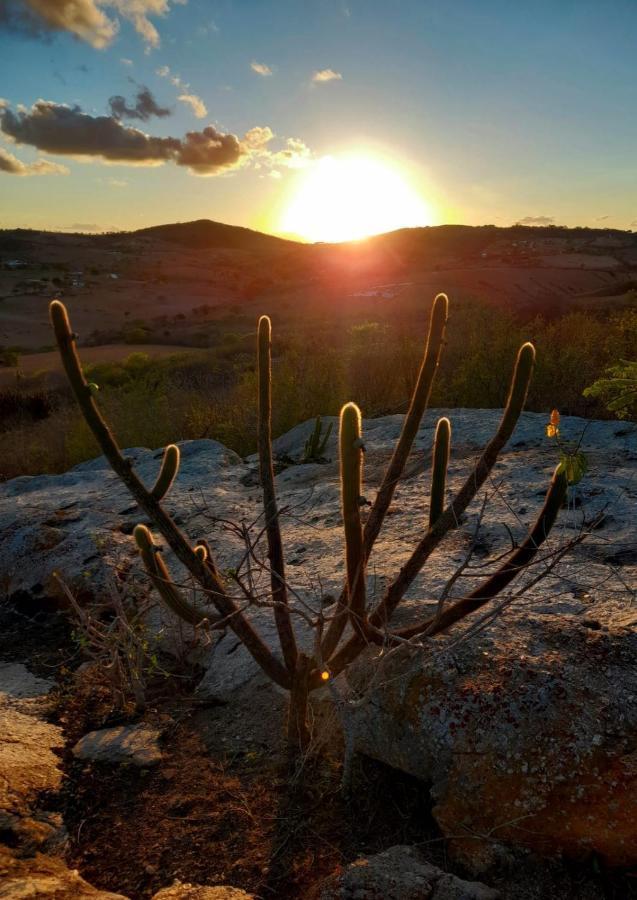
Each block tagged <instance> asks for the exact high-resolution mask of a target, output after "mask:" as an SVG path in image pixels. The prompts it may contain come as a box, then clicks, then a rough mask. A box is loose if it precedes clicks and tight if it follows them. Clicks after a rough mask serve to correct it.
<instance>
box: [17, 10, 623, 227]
mask: <svg viewBox="0 0 637 900" xmlns="http://www.w3.org/2000/svg"><path fill="white" fill-rule="evenodd" d="M636 35H637V2H635V0H595V2H593V0H560V2H559V3H556V2H555V0H534V2H533V3H522V2H517V3H515V2H510V0H393V2H392V3H390V4H388V3H386V2H380V0H218V2H217V0H0V98H2V99H1V100H0V227H17V226H20V227H32V228H47V229H54V230H85V231H101V230H116V229H134V228H140V227H144V226H147V225H153V224H160V223H162V222H173V221H189V220H192V219H198V218H210V219H214V220H217V221H221V222H227V223H230V224H234V225H244V226H247V227H251V228H257V229H260V230H263V231H269V232H272V233H286V234H288V233H291V234H298V235H300V236H302V237H304V238H306V239H342V238H346V237H348V236H353V237H356V236H361V235H362V234H364V233H365V229H367V230H368V231H369V230H376V231H378V230H388V229H389V228H391V227H398V226H400V225H403V224H404V225H412V224H442V223H446V222H454V223H465V224H470V225H477V224H485V223H493V224H496V225H509V224H512V223H514V222H516V221H522V222H527V223H529V224H550V223H555V224H562V225H571V226H574V225H587V226H592V227H613V228H637V152H636V148H637V115H636V111H637V52H636V51H635V37H636Z"/></svg>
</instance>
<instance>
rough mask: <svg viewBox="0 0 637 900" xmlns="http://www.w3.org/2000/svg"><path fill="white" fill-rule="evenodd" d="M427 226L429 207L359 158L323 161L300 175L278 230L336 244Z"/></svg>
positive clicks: (394, 176)
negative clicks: (395, 230) (298, 185)
mask: <svg viewBox="0 0 637 900" xmlns="http://www.w3.org/2000/svg"><path fill="white" fill-rule="evenodd" d="M432 222H433V215H432V211H431V209H430V207H429V206H428V204H427V203H426V202H425V201H424V200H423V199H422V197H420V196H419V195H418V193H417V191H415V190H414V188H413V187H411V186H410V185H409V184H408V183H407V181H406V180H405V179H404V178H403V177H402V176H401V175H400V174H399V173H398V172H397V171H396V170H395V169H392V168H390V167H389V166H387V165H386V164H385V163H383V162H380V161H379V160H376V159H373V158H369V157H364V156H351V157H344V158H342V157H341V158H339V157H334V156H325V157H323V158H322V159H320V160H318V161H317V162H315V163H313V164H312V166H311V167H309V168H308V169H306V170H305V171H304V175H303V180H302V182H301V185H300V187H299V188H298V190H297V191H296V193H295V194H294V196H293V197H292V199H291V201H290V203H289V204H288V206H287V208H286V209H285V211H284V213H283V216H282V218H281V222H280V230H281V231H282V232H285V233H287V234H296V235H298V236H299V237H301V238H304V239H305V240H308V241H330V242H332V241H334V242H336V241H352V240H358V239H359V238H365V237H369V236H370V235H372V234H379V233H380V232H383V231H393V230H394V229H396V228H405V227H409V226H419V225H431V224H432Z"/></svg>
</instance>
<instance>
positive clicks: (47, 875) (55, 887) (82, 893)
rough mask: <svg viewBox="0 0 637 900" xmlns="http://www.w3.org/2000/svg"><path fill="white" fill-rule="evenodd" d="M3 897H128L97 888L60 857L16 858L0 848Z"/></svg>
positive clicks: (63, 899) (90, 899)
mask: <svg viewBox="0 0 637 900" xmlns="http://www.w3.org/2000/svg"><path fill="white" fill-rule="evenodd" d="M0 897H1V898H2V900H40V898H42V900H45V898H47V897H50V898H51V900H127V898H126V897H125V896H124V895H123V894H113V893H111V892H110V891H100V890H98V889H97V888H94V887H93V886H92V885H90V884H89V883H88V882H87V881H84V879H83V878H82V877H81V876H80V875H79V873H78V872H77V871H76V870H75V869H69V868H68V867H67V866H66V865H65V864H64V863H63V862H61V860H59V859H53V858H51V857H50V856H43V855H42V854H37V855H36V856H35V857H34V858H30V859H17V858H16V857H14V856H13V855H12V854H11V853H10V852H9V851H8V850H5V849H3V848H2V847H0Z"/></svg>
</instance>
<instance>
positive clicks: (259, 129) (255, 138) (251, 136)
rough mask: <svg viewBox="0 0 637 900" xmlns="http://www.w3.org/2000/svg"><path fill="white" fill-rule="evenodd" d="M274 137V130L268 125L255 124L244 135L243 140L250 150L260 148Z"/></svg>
mask: <svg viewBox="0 0 637 900" xmlns="http://www.w3.org/2000/svg"><path fill="white" fill-rule="evenodd" d="M273 138H274V132H273V131H272V129H271V128H270V127H269V126H268V125H265V126H262V125H255V127H254V128H251V129H250V130H249V131H246V133H245V135H244V138H243V140H244V142H245V143H246V144H247V145H248V147H250V149H251V150H262V149H263V148H264V147H265V146H266V145H267V144H269V143H270V141H271V140H272V139H273Z"/></svg>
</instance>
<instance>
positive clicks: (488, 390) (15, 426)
mask: <svg viewBox="0 0 637 900" xmlns="http://www.w3.org/2000/svg"><path fill="white" fill-rule="evenodd" d="M414 307H415V311H413V310H412V311H410V312H409V313H405V314H403V315H402V316H396V315H395V314H394V311H393V310H392V309H389V310H387V311H385V310H382V309H379V317H378V320H377V321H363V322H360V321H359V322H357V321H356V320H355V318H354V317H353V314H352V315H351V316H350V317H349V318H348V319H336V320H335V321H329V322H326V321H324V320H316V319H312V320H310V321H309V322H307V323H303V324H301V325H299V324H297V323H296V322H290V323H288V322H287V321H283V322H282V323H281V326H280V338H279V341H278V343H277V355H276V357H275V359H274V360H273V385H272V390H273V411H272V416H273V418H272V431H273V434H274V435H275V436H277V435H280V434H282V433H284V432H285V431H287V430H288V429H290V428H292V427H293V426H295V425H296V424H298V423H299V422H301V421H304V420H306V419H310V418H311V419H316V417H317V416H323V417H324V416H329V415H332V416H336V415H338V412H339V410H340V408H341V407H342V405H343V404H344V403H345V402H346V401H347V400H348V398H349V397H356V398H357V399H358V402H359V406H360V407H361V409H362V411H363V414H364V415H365V416H366V417H373V416H378V415H385V414H388V413H402V412H405V410H406V408H407V400H408V398H409V394H410V390H411V385H412V384H413V381H414V378H415V376H416V374H417V372H418V366H419V359H420V355H421V350H420V348H419V346H418V341H417V339H416V338H415V336H414V335H415V334H417V333H418V330H420V328H421V322H422V318H423V315H424V311H423V310H422V304H421V303H420V302H418V303H414ZM381 312H383V313H384V317H383V318H381V316H380V313H381ZM248 322H249V317H247V318H246V317H245V316H244V317H238V316H236V315H235V316H233V317H232V318H231V319H230V320H229V322H228V324H227V325H226V324H225V323H223V324H222V325H221V326H219V327H218V328H217V330H216V333H215V332H214V331H213V332H212V338H211V339H212V342H213V346H211V349H209V350H205V351H204V350H202V351H200V352H197V353H192V352H191V353H189V354H182V355H179V354H177V355H174V356H170V357H163V358H158V359H152V358H150V357H149V356H147V355H146V354H143V353H142V354H140V353H132V354H131V355H130V356H129V357H128V358H127V359H126V360H125V361H124V362H118V363H102V364H99V365H94V366H91V367H90V368H87V377H89V378H90V380H91V381H93V382H95V383H96V384H98V385H99V388H100V394H99V396H100V405H101V406H102V407H103V409H104V412H105V414H106V415H107V416H108V419H109V421H110V422H111V423H112V426H113V429H114V431H115V433H116V434H117V436H118V439H119V441H120V443H121V445H122V446H125V447H139V446H145V447H153V448H154V447H163V446H165V445H166V444H168V443H170V442H171V441H174V440H189V439H199V438H205V437H207V438H214V439H216V440H219V441H221V442H222V443H223V444H225V445H226V446H228V447H230V448H231V449H233V450H235V451H236V452H237V453H239V454H240V455H242V456H244V455H247V454H249V453H253V452H255V450H256V439H255V435H256V416H255V412H254V406H253V402H252V398H253V397H254V396H255V391H256V372H255V368H254V352H253V346H254V337H253V335H252V334H250V333H249V331H248V328H249V324H248ZM453 325H454V327H453V328H452V329H450V330H449V334H448V337H447V339H446V344H445V354H444V356H443V358H442V360H441V363H440V367H439V371H438V376H437V379H436V383H435V385H434V387H433V389H432V398H431V405H432V406H435V407H438V408H447V409H448V408H463V407H469V408H475V407H479V408H494V407H501V406H502V404H503V403H504V401H505V399H506V391H507V384H508V382H507V370H508V366H509V360H510V359H511V358H512V356H513V355H514V353H515V352H516V349H517V347H519V346H520V344H521V343H522V342H523V341H532V342H533V344H534V345H535V346H536V347H537V350H538V360H537V364H536V368H535V373H534V378H533V383H532V384H531V386H530V389H529V396H528V400H527V409H530V410H535V411H537V412H543V413H546V414H548V412H549V411H550V410H551V408H552V407H553V406H555V405H558V406H559V408H560V410H561V412H562V414H563V415H579V416H585V417H597V418H605V417H608V416H610V415H614V414H615V412H616V411H617V412H621V410H620V408H619V407H620V406H621V402H620V404H619V406H617V407H616V406H615V405H614V404H613V405H612V406H611V407H610V409H609V408H607V404H608V403H609V402H610V403H613V398H615V394H613V393H612V391H613V387H612V385H607V384H606V380H607V379H609V378H610V379H611V380H612V378H613V377H620V378H623V377H625V375H624V374H623V373H621V374H620V372H619V370H618V371H617V374H616V375H615V376H613V374H612V373H611V372H609V374H608V375H606V372H607V371H608V370H609V369H610V368H611V367H614V366H618V365H621V363H620V362H619V361H620V360H622V359H625V360H629V359H635V358H637V312H636V311H635V310H631V309H628V310H624V311H622V312H616V313H611V314H593V313H584V312H577V313H569V314H567V315H565V316H561V317H557V318H554V319H551V320H546V319H543V318H539V317H538V318H533V319H531V320H528V321H524V320H520V319H519V318H517V317H515V316H513V315H512V314H510V313H506V312H501V311H500V312H498V314H497V315H494V311H493V307H492V306H491V305H487V304H483V303H478V302H475V303H466V304H463V306H462V308H461V313H460V314H458V313H456V314H455V316H454V322H453ZM485 335H488V340H485ZM0 371H1V370H0ZM628 374H630V373H628ZM600 379H604V381H603V382H601V383H600V384H599V386H595V387H594V388H591V390H590V391H589V390H585V389H587V388H589V386H591V385H593V384H594V383H595V382H598V381H599V380H600ZM617 384H618V386H620V385H621V382H617ZM609 391H610V392H611V393H609ZM621 397H622V393H621V392H619V393H618V394H617V397H616V398H615V399H620V400H621ZM626 399H627V400H628V401H630V396H629V397H627V398H626ZM0 409H2V410H4V411H5V412H4V415H3V417H2V419H1V424H0V459H2V469H1V471H0V477H2V478H11V477H15V476H17V475H31V474H41V473H42V472H63V471H66V470H67V469H68V468H70V467H71V466H74V465H77V464H78V463H81V462H84V461H85V460H87V459H91V458H93V457H95V456H96V455H98V454H99V452H100V451H99V447H98V445H97V443H96V441H95V439H94V438H93V436H92V434H91V432H90V429H89V428H88V427H87V426H86V423H85V422H84V420H83V418H82V416H81V415H80V414H79V411H78V410H77V409H76V408H75V407H74V406H73V405H72V402H71V397H70V394H69V391H68V389H66V388H63V387H59V386H54V385H51V386H47V382H46V379H45V377H44V376H39V377H27V376H22V377H21V378H20V380H19V384H17V385H12V386H11V387H10V388H5V389H4V390H2V389H0ZM633 410H634V407H632V408H631V406H630V405H628V406H627V407H626V409H625V412H623V413H622V415H624V414H625V415H628V416H630V415H632V414H634V413H633Z"/></svg>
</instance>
